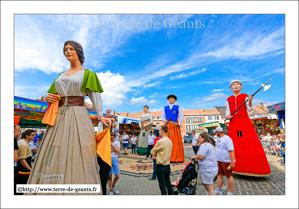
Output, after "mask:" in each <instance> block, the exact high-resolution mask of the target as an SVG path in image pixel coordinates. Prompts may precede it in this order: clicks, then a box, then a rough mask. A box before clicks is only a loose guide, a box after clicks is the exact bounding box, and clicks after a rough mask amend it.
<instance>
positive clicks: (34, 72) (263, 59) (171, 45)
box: [15, 14, 285, 113]
mask: <svg viewBox="0 0 299 209" xmlns="http://www.w3.org/2000/svg"><path fill="white" fill-rule="evenodd" d="M151 20H152V23H153V24H154V22H157V23H156V28H154V25H153V27H150V24H149V23H148V22H149V21H151ZM113 21H114V22H113ZM121 22H123V23H124V24H127V28H126V27H125V25H121V24H122V23H121ZM137 22H140V23H139V24H138V27H137V24H136V23H137ZM113 23H114V24H113ZM175 23H177V24H175ZM196 23H197V25H196ZM119 24H120V25H119ZM171 24H172V25H171ZM188 24H189V25H188ZM192 24H193V28H192ZM184 26H185V27H184ZM67 40H75V41H78V42H79V43H80V44H81V45H82V46H83V50H84V54H85V63H84V64H83V67H84V68H87V69H92V70H93V71H95V72H96V73H97V74H98V77H99V79H100V81H101V83H102V86H103V89H104V92H103V94H102V100H103V104H104V106H103V110H105V109H106V108H111V109H114V110H116V111H117V112H131V113H134V112H137V111H142V107H143V106H144V105H145V104H147V105H148V106H149V107H150V110H152V111H153V110H161V109H162V107H163V106H164V105H166V104H167V100H166V97H167V95H169V94H175V95H177V97H178V101H177V103H178V104H179V105H181V106H182V107H183V109H200V108H213V107H214V106H223V105H225V100H226V98H227V97H228V96H230V95H232V91H231V90H230V89H229V83H230V81H231V80H234V79H239V80H241V81H242V82H243V86H244V87H243V90H242V92H243V93H247V94H253V93H254V92H255V91H256V90H257V89H258V88H259V87H260V84H259V83H265V82H267V81H268V80H269V79H270V78H273V80H272V82H271V83H272V87H271V88H270V90H268V91H267V92H263V91H261V92H259V93H258V94H257V95H256V96H255V99H254V104H255V105H256V104H259V103H261V102H263V103H265V104H273V103H278V102H283V101H284V100H285V99H284V97H285V94H284V91H285V75H284V73H285V59H284V56H285V17H284V15H217V14H216V15H15V95H16V96H21V97H25V98H30V99H37V98H39V97H40V96H41V95H46V94H47V92H46V91H47V89H48V88H49V87H50V85H51V84H52V82H53V81H54V80H55V78H56V77H57V76H58V74H59V73H60V72H62V71H64V70H67V69H69V67H70V65H69V62H68V61H67V60H66V58H65V57H64V55H63V44H64V42H65V41H67ZM86 101H87V102H90V100H89V99H88V97H86Z"/></svg>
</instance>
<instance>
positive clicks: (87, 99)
mask: <svg viewBox="0 0 299 209" xmlns="http://www.w3.org/2000/svg"><path fill="white" fill-rule="evenodd" d="M85 102H86V103H88V104H90V105H91V104H92V102H91V100H90V99H89V97H86V99H85Z"/></svg>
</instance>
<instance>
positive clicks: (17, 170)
mask: <svg viewBox="0 0 299 209" xmlns="http://www.w3.org/2000/svg"><path fill="white" fill-rule="evenodd" d="M43 136H44V131H43V130H42V131H41V134H38V133H37V130H32V129H27V130H25V131H24V132H22V133H21V128H20V126H18V125H14V184H15V186H14V194H15V195H20V194H22V193H16V184H26V183H27V180H28V177H29V174H30V171H31V168H32V166H31V162H33V161H34V159H35V157H36V154H37V152H38V149H39V147H40V144H41V141H42V139H43Z"/></svg>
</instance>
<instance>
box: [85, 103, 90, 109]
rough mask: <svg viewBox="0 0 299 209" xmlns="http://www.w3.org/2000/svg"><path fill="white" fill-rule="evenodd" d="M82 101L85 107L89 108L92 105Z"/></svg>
mask: <svg viewBox="0 0 299 209" xmlns="http://www.w3.org/2000/svg"><path fill="white" fill-rule="evenodd" d="M84 103H85V106H86V107H87V108H90V109H91V108H92V106H91V105H90V104H88V103H87V102H84Z"/></svg>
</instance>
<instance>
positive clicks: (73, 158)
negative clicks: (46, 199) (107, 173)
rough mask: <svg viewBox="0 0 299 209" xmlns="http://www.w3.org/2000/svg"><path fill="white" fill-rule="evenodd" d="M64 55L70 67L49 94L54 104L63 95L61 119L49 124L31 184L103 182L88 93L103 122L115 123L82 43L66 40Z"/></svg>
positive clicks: (49, 99)
mask: <svg viewBox="0 0 299 209" xmlns="http://www.w3.org/2000/svg"><path fill="white" fill-rule="evenodd" d="M63 55H64V56H65V58H66V59H67V60H68V61H69V62H70V69H68V70H66V71H63V72H62V73H60V74H59V76H58V77H57V78H56V80H55V81H54V82H53V83H52V85H51V87H50V88H49V90H48V93H49V94H48V95H47V96H46V97H45V100H46V102H48V103H51V104H52V103H53V104H55V103H56V102H57V100H58V98H57V96H56V94H58V95H59V96H60V97H61V99H60V100H59V108H58V114H57V118H56V120H55V123H54V126H48V127H47V130H46V133H45V135H44V138H43V140H42V143H41V145H40V148H39V150H38V153H37V156H36V159H35V162H34V166H33V168H32V170H31V173H30V176H29V179H28V181H27V184H82V185H83V184H100V183H101V181H100V175H99V171H98V162H97V147H96V139H95V132H94V126H93V124H92V121H91V120H90V116H89V114H88V112H87V111H86V108H85V107H84V98H85V96H87V95H88V97H89V98H90V100H91V101H92V103H93V105H94V107H95V110H96V112H97V114H98V116H99V118H100V121H101V122H102V123H104V124H106V122H107V121H108V122H109V124H111V120H110V119H109V118H104V116H103V113H102V99H101V93H102V92H103V88H102V85H101V83H100V81H99V79H98V77H97V75H96V73H95V72H93V71H91V70H88V69H84V68H83V67H82V65H83V63H84V54H83V48H82V46H81V45H80V44H79V43H78V42H76V41H66V42H65V43H64V47H63ZM99 192H100V193H95V194H102V191H99ZM25 194H33V193H25ZM34 194H35V193H34ZM37 194H43V195H45V193H37ZM49 194H54V193H49ZM56 194H57V193H56ZM65 194H68V193H65ZM80 194H86V193H80ZM88 194H92V193H88Z"/></svg>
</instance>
